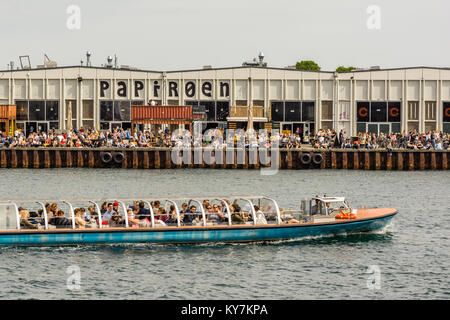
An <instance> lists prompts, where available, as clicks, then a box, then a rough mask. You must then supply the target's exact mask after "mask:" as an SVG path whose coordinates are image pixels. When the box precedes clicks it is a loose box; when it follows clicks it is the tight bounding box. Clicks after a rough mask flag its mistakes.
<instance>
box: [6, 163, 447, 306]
mask: <svg viewBox="0 0 450 320" xmlns="http://www.w3.org/2000/svg"><path fill="white" fill-rule="evenodd" d="M0 175H1V177H2V189H1V192H0V198H1V199H3V200H9V199H13V198H14V199H17V198H20V199H25V198H28V199H30V198H33V199H42V200H45V199H49V198H60V199H62V198H66V199H68V198H88V197H90V198H97V199H103V198H117V197H121V198H144V197H151V196H157V195H160V196H194V195H195V196H199V195H205V196H212V195H231V194H233V195H236V194H247V195H248V194H254V195H261V194H264V195H267V196H270V197H273V198H275V199H276V200H277V201H278V202H279V204H280V206H281V207H283V208H287V207H292V208H296V207H297V206H298V204H299V200H300V198H302V197H307V196H313V195H316V194H319V195H321V194H327V195H330V196H331V195H337V196H339V195H344V196H346V197H347V198H348V199H349V201H350V203H351V204H353V205H354V206H355V207H360V206H368V207H393V208H396V209H398V211H399V214H398V215H397V216H396V217H395V218H394V220H393V224H392V225H391V226H389V228H387V230H383V231H381V232H377V233H371V234H356V235H341V236H336V237H315V238H307V239H301V240H291V241H280V242H273V243H256V244H201V245H149V244H133V245H106V246H98V245H96V246H94V245H90V246H68V247H15V248H13V247H2V248H0V270H1V271H2V276H1V277H0V298H3V299H16V298H24V299H27V298H46V299H54V298H67V299H71V298H77V299H92V298H97V299H100V298H103V297H104V298H117V297H118V296H120V297H121V298H124V299H168V298H170V299H186V298H192V299H229V298H230V297H233V298H237V299H238V298H248V299H262V298H265V299H274V298H275V299H322V298H330V299H342V298H353V299H396V298H419V299H434V298H444V299H448V298H449V297H450V294H449V289H448V277H449V276H450V270H449V268H450V267H449V266H450V263H449V262H450V253H449V250H448V247H449V245H450V229H449V226H450V215H449V196H448V188H449V182H448V181H450V180H449V178H450V174H449V173H448V172H426V171H422V172H375V171H350V170H349V171H345V170H337V171H333V170H320V171H319V170H317V171H304V170H293V171H280V172H279V173H278V174H276V175H274V176H261V175H260V174H259V171H257V170H254V171H253V170H249V171H244V170H242V171H241V170H212V169H211V170H199V169H182V170H120V169H118V170H115V169H105V170H102V169H92V170H90V169H49V170H43V169H40V170H32V169H30V170H24V169H18V170H11V169H0ZM373 265H375V266H378V267H379V269H380V272H381V289H380V290H369V289H368V288H367V279H368V276H369V275H368V274H367V271H368V269H369V266H373ZM70 266H78V267H79V269H80V277H81V284H80V287H81V289H80V290H79V291H70V290H68V288H67V279H68V274H67V272H66V271H67V268H68V267H70Z"/></svg>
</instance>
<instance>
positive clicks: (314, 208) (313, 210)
mask: <svg viewBox="0 0 450 320" xmlns="http://www.w3.org/2000/svg"><path fill="white" fill-rule="evenodd" d="M315 214H319V200H318V199H316V203H315V205H313V206H312V207H311V215H312V216H313V215H315Z"/></svg>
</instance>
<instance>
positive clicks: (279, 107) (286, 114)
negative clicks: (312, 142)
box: [270, 101, 315, 122]
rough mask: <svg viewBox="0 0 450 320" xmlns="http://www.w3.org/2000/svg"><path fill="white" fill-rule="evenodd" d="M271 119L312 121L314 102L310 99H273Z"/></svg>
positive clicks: (279, 120) (278, 120)
mask: <svg viewBox="0 0 450 320" xmlns="http://www.w3.org/2000/svg"><path fill="white" fill-rule="evenodd" d="M270 109H271V114H272V121H277V122H307V121H308V122H309V121H314V119H315V117H314V110H315V103H314V102H312V101H303V102H302V101H273V102H272V103H271V108H270Z"/></svg>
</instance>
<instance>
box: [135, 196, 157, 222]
mask: <svg viewBox="0 0 450 320" xmlns="http://www.w3.org/2000/svg"><path fill="white" fill-rule="evenodd" d="M153 211H154V210H153ZM138 215H139V219H140V220H144V219H148V220H150V219H151V218H150V209H146V208H145V202H144V201H141V202H139V212H138Z"/></svg>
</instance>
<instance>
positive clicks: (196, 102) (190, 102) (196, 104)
mask: <svg viewBox="0 0 450 320" xmlns="http://www.w3.org/2000/svg"><path fill="white" fill-rule="evenodd" d="M184 104H185V105H187V106H198V101H184Z"/></svg>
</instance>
